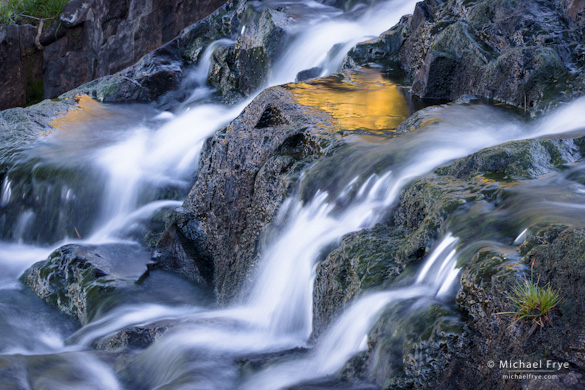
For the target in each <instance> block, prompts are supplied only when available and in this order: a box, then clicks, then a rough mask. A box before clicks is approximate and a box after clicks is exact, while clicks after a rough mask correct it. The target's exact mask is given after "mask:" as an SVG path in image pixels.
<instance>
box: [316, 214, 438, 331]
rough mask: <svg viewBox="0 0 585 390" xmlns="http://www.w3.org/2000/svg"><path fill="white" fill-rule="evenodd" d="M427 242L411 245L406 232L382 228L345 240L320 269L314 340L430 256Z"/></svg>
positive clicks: (398, 229)
mask: <svg viewBox="0 0 585 390" xmlns="http://www.w3.org/2000/svg"><path fill="white" fill-rule="evenodd" d="M427 245H428V243H425V242H409V240H408V238H407V237H406V234H405V232H404V230H402V229H400V228H397V227H394V226H388V225H385V224H378V225H376V226H375V227H374V228H372V229H368V230H361V231H359V232H356V233H351V234H349V235H347V236H345V237H343V239H342V241H341V244H340V245H339V248H337V249H335V250H334V251H333V252H331V253H330V254H329V255H328V256H327V258H326V259H325V260H324V261H323V262H321V263H320V264H319V265H318V267H317V277H316V280H315V285H314V289H313V312H314V313H313V337H318V336H319V335H320V334H321V332H322V331H323V330H324V329H326V328H327V327H328V325H330V324H331V323H332V322H333V321H334V319H335V318H336V317H337V316H338V315H339V314H340V313H341V312H342V311H343V309H344V308H345V307H346V306H347V305H348V304H349V302H351V301H352V300H353V299H354V298H355V297H356V296H359V295H360V293H361V292H363V291H366V290H368V289H370V288H375V287H379V286H380V285H384V284H386V285H387V284H389V283H390V282H391V281H392V280H393V279H394V278H395V277H396V276H398V275H400V274H401V273H402V271H404V269H405V268H406V265H407V264H409V263H410V262H417V261H420V260H421V259H422V257H423V256H424V255H425V253H426V246H427Z"/></svg>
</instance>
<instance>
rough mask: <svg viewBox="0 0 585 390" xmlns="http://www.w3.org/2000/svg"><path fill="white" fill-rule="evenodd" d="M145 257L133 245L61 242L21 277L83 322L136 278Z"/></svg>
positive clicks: (141, 269) (141, 268)
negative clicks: (61, 245) (57, 247)
mask: <svg viewBox="0 0 585 390" xmlns="http://www.w3.org/2000/svg"><path fill="white" fill-rule="evenodd" d="M122 259H123V260H122ZM149 261H150V258H149V256H148V254H147V253H145V252H144V251H143V250H142V249H140V247H138V246H134V245H124V244H108V245H101V246H93V245H92V246H81V245H65V246H63V247H61V248H59V249H57V250H55V251H54V252H53V253H52V254H51V255H50V256H49V258H48V259H47V260H44V261H41V262H38V263H36V264H34V265H33V266H31V267H30V268H29V269H28V270H27V271H25V273H24V274H23V275H22V276H21V281H22V282H23V283H24V284H25V285H26V286H28V287H29V288H30V289H32V290H33V291H34V292H35V293H36V294H37V295H38V296H39V297H40V298H42V299H43V300H45V301H46V302H48V303H50V304H52V305H54V306H57V307H58V308H59V309H60V310H61V311H63V312H64V313H66V314H68V315H70V316H71V317H74V318H75V319H77V320H79V321H80V322H81V323H82V324H83V325H85V324H87V323H89V322H90V321H91V319H92V318H93V317H94V316H95V315H96V314H97V313H98V312H99V310H101V309H103V308H104V306H107V305H108V299H110V300H112V299H113V297H114V296H115V294H116V292H117V291H116V290H118V289H120V288H123V287H124V286H127V285H132V284H133V283H134V282H136V281H137V280H138V279H139V278H140V277H141V276H142V275H143V274H144V273H145V271H146V264H147V263H148V262H149ZM111 303H112V302H110V305H111Z"/></svg>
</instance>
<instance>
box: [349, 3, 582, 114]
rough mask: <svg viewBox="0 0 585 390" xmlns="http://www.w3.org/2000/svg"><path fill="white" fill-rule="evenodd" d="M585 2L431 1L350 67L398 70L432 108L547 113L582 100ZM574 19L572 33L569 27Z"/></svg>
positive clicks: (358, 52) (357, 53)
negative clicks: (506, 107)
mask: <svg viewBox="0 0 585 390" xmlns="http://www.w3.org/2000/svg"><path fill="white" fill-rule="evenodd" d="M581 7H582V5H581V4H580V2H569V3H568V4H566V5H565V2H561V1H544V0H538V1H530V2H525V1H520V2H518V1H515V0H498V1H491V0H480V1H476V2H464V3H461V2H459V1H455V0H447V1H435V0H425V1H424V2H420V3H418V4H417V6H416V8H415V10H414V13H413V16H412V18H410V19H406V18H403V19H402V20H401V21H400V23H399V24H398V25H397V26H395V27H394V28H392V29H391V30H389V31H387V32H385V33H384V34H382V35H381V36H380V37H379V38H376V39H374V40H371V41H368V42H364V43H361V44H359V45H357V46H356V47H355V48H354V49H352V51H350V52H349V53H348V57H347V58H346V60H345V67H346V68H347V67H353V66H361V65H364V64H367V63H370V62H376V63H378V64H380V65H384V66H386V67H388V68H390V69H394V70H395V68H396V67H397V65H396V64H399V67H401V68H402V70H403V71H404V72H405V73H406V75H407V77H406V78H407V80H409V81H410V82H411V83H412V92H413V93H414V94H415V95H416V96H419V97H421V98H423V99H425V100H427V101H431V102H437V101H452V100H456V99H457V98H459V97H461V96H463V95H465V94H473V95H477V96H483V97H486V98H489V99H496V100H500V101H504V102H507V103H509V104H512V105H515V106H517V107H521V108H523V109H525V110H526V111H530V112H533V113H534V112H538V111H541V110H545V109H547V108H549V107H551V106H553V105H555V104H557V103H558V102H559V101H563V100H568V99H571V98H573V97H575V96H577V95H581V94H582V93H583V88H582V80H583V79H584V78H585V72H584V71H585V62H584V61H583V60H584V57H583V52H584V51H583V50H584V49H585V47H584V46H583V45H582V44H581V43H576V42H583V39H582V34H583V31H582V29H581V28H580V27H579V23H580V22H579V20H580V19H579V16H578V14H579V12H581V11H579V10H580V9H581ZM567 16H568V17H569V19H570V20H571V21H572V23H573V25H571V26H569V25H568V23H567Z"/></svg>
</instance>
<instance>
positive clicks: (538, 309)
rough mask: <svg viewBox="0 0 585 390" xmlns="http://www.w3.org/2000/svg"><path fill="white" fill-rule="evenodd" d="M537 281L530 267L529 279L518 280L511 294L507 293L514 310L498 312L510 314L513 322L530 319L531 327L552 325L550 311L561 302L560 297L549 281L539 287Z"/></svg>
mask: <svg viewBox="0 0 585 390" xmlns="http://www.w3.org/2000/svg"><path fill="white" fill-rule="evenodd" d="M533 265H534V262H533ZM531 268H532V267H531ZM538 282H539V280H537V281H536V282H534V280H533V277H532V269H531V272H530V280H528V279H526V278H525V279H524V280H523V281H521V282H518V283H517V284H516V286H514V287H513V288H512V294H509V295H508V298H509V299H510V300H511V301H512V305H513V306H514V308H515V309H516V311H513V312H504V313H498V314H510V315H512V316H513V318H514V320H513V323H514V322H516V321H522V320H524V321H530V322H531V323H532V325H533V329H534V328H535V327H536V326H540V327H544V326H545V324H547V323H548V324H550V325H551V326H552V325H553V323H552V318H551V311H552V309H554V308H555V307H556V306H557V305H558V304H559V303H560V302H561V297H560V295H559V292H558V291H557V290H554V289H553V288H552V287H551V285H550V283H547V284H546V285H545V286H544V287H540V286H539V285H538Z"/></svg>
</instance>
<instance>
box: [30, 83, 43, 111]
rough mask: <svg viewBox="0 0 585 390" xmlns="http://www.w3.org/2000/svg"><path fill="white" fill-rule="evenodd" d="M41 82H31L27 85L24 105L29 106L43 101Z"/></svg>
mask: <svg viewBox="0 0 585 390" xmlns="http://www.w3.org/2000/svg"><path fill="white" fill-rule="evenodd" d="M43 90H44V85H43V80H42V79H37V80H32V81H30V82H29V83H28V85H27V89H26V105H27V106H31V105H33V104H37V103H39V102H40V101H41V100H43Z"/></svg>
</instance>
